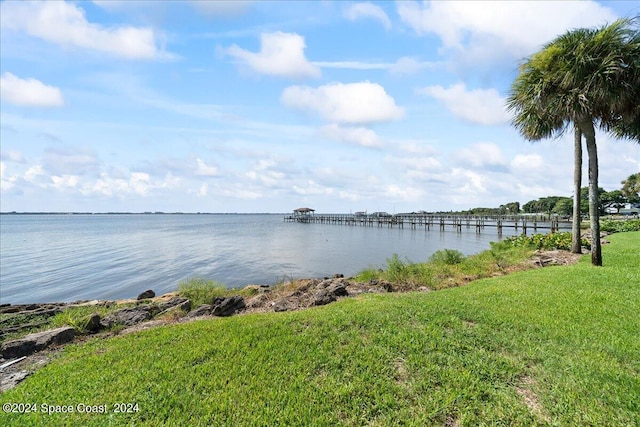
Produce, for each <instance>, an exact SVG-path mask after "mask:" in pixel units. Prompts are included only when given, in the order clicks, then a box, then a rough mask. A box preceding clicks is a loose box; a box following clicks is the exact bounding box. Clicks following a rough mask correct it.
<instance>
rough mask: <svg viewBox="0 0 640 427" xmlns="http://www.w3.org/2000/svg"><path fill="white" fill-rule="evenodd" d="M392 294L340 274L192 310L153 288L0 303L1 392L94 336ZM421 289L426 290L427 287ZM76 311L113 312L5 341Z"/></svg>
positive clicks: (381, 285)
mask: <svg viewBox="0 0 640 427" xmlns="http://www.w3.org/2000/svg"><path fill="white" fill-rule="evenodd" d="M393 290H394V289H393V286H392V285H391V284H390V283H388V282H384V281H375V280H372V281H371V282H369V283H359V282H355V281H353V280H351V279H347V278H344V277H343V276H342V275H341V274H336V275H334V276H333V277H332V278H324V279H303V280H296V281H294V282H291V283H287V284H282V285H279V286H265V285H248V286H246V287H245V288H244V289H242V290H239V291H238V294H243V295H251V296H248V297H243V296H241V295H232V296H227V297H216V298H213V299H212V300H211V301H210V302H209V303H207V304H202V305H200V306H198V307H192V304H191V301H190V300H188V299H186V298H183V297H181V296H179V295H178V294H177V293H168V294H165V295H162V296H159V297H156V295H155V293H154V292H153V291H152V290H147V291H145V292H143V293H141V294H140V295H138V297H137V298H136V299H129V300H118V301H110V300H93V301H76V302H72V303H41V304H17V305H11V304H3V305H0V315H1V316H2V317H1V319H0V356H1V357H0V392H4V391H6V390H9V389H11V388H13V387H15V386H16V385H17V384H19V383H20V382H21V381H22V380H24V379H25V378H26V377H27V376H28V375H30V374H31V373H33V372H34V371H35V370H36V369H38V368H39V367H41V366H44V364H46V363H47V362H48V361H49V360H50V359H51V357H52V356H53V355H54V354H55V353H56V352H57V350H59V349H60V348H61V347H62V346H63V345H64V344H67V343H70V342H73V341H78V340H86V339H87V338H88V337H90V336H103V337H106V336H112V335H114V334H117V333H130V332H134V331H139V330H142V329H147V328H151V327H156V326H162V325H167V324H171V323H177V322H185V321H190V320H194V319H198V318H206V317H224V316H231V315H235V314H246V313H257V312H282V311H293V310H300V309H304V308H308V307H314V306H321V305H326V304H329V303H332V302H334V301H337V300H338V299H340V298H345V297H350V296H355V295H359V294H362V293H382V292H392V291H393ZM421 290H423V291H427V290H428V288H421ZM71 307H108V308H109V311H108V314H107V315H104V316H103V317H101V316H100V315H99V314H98V313H93V314H90V315H88V316H87V317H86V318H85V319H83V320H82V324H81V325H79V326H80V329H82V330H85V331H88V333H87V334H85V335H79V334H78V333H77V330H76V328H74V327H71V326H65V327H59V328H54V329H45V330H43V331H40V332H35V333H31V334H28V335H26V336H24V337H21V338H18V339H6V338H5V337H7V336H9V337H10V336H11V335H15V334H19V333H20V332H21V331H28V330H34V329H36V330H37V329H43V328H46V326H47V325H49V320H50V318H51V317H53V316H55V315H56V314H59V313H63V312H64V311H65V310H67V309H69V308H71ZM114 326H115V327H117V328H114ZM114 331H117V332H114Z"/></svg>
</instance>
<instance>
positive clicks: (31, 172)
mask: <svg viewBox="0 0 640 427" xmlns="http://www.w3.org/2000/svg"><path fill="white" fill-rule="evenodd" d="M43 175H45V173H44V169H43V168H42V166H41V165H33V166H31V167H30V168H29V169H27V171H26V172H25V174H24V179H25V181H28V182H33V181H34V180H35V179H36V178H37V177H39V176H43Z"/></svg>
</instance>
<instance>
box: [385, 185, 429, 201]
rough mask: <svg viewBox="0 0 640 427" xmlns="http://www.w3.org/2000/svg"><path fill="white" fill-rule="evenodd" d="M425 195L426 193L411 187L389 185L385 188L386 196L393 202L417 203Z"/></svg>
mask: <svg viewBox="0 0 640 427" xmlns="http://www.w3.org/2000/svg"><path fill="white" fill-rule="evenodd" d="M423 195H424V191H423V190H421V189H419V188H415V187H409V186H404V185H403V186H398V185H393V184H392V185H387V186H386V187H385V188H384V196H385V197H388V198H390V199H392V200H404V201H408V202H415V201H416V200H419V199H420V198H421V197H422V196H423Z"/></svg>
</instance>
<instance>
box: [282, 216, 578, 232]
mask: <svg viewBox="0 0 640 427" xmlns="http://www.w3.org/2000/svg"><path fill="white" fill-rule="evenodd" d="M284 220H285V222H302V223H319V224H336V225H360V226H366V227H398V228H404V227H405V226H407V227H408V228H411V229H414V230H415V229H418V228H424V229H425V230H431V229H439V230H440V231H444V230H445V229H446V228H453V229H455V230H456V231H458V232H462V230H463V228H464V229H471V228H474V229H475V232H476V233H480V232H482V231H483V230H484V229H485V228H491V229H495V230H497V232H498V233H502V230H503V229H505V228H513V229H515V230H516V231H517V230H522V233H523V234H526V233H527V230H533V232H534V233H535V232H537V231H538V230H541V231H550V232H556V231H560V230H571V221H569V220H568V219H564V218H560V217H558V216H555V215H526V216H523V215H504V216H485V215H482V216H480V215H445V214H396V215H388V216H386V215H381V216H375V215H354V214H317V215H316V214H310V215H296V214H291V215H286V216H285V217H284Z"/></svg>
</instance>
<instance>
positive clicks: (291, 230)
mask: <svg viewBox="0 0 640 427" xmlns="http://www.w3.org/2000/svg"><path fill="white" fill-rule="evenodd" d="M514 232H515V231H514V230H511V233H514ZM508 235H509V233H507V232H506V233H505V234H504V235H503V236H508ZM495 240H498V235H497V234H496V231H495V229H487V230H486V231H484V232H483V233H482V234H476V233H475V230H474V228H473V227H471V228H470V229H468V230H467V229H465V228H464V227H463V232H462V233H458V232H456V231H455V230H453V229H447V230H446V231H439V230H433V229H432V230H431V231H426V230H424V229H418V230H411V229H409V228H405V229H398V228H388V227H381V228H378V227H363V226H348V225H335V224H300V223H289V222H287V223H285V222H284V221H283V216H282V215H0V242H1V243H0V303H12V304H18V303H26V302H44V301H74V300H79V299H96V298H97V299H117V298H130V297H135V296H136V295H137V294H139V293H140V292H142V291H144V290H145V289H149V288H151V289H153V290H154V291H156V293H164V292H169V291H172V290H175V289H176V288H177V285H178V283H179V282H180V281H181V280H184V279H188V278H191V277H203V278H207V279H214V280H216V281H218V282H221V283H224V284H226V285H227V286H229V287H239V286H244V285H246V284H250V283H255V284H273V283H276V282H278V281H280V280H282V279H284V278H300V277H323V276H330V275H333V274H335V273H342V274H344V275H345V276H349V275H353V274H355V273H357V272H358V271H360V270H362V269H364V268H367V267H376V268H377V267H383V266H384V265H385V264H386V259H387V258H390V257H391V256H392V255H393V254H394V253H397V254H398V255H399V256H400V258H401V259H409V260H411V261H415V262H417V261H424V260H426V259H427V258H428V257H429V256H430V255H431V254H432V253H433V252H435V251H437V250H439V249H443V248H449V249H457V250H459V251H461V252H463V253H465V254H472V253H476V252H479V251H481V250H484V249H486V248H488V247H489V242H490V241H495Z"/></svg>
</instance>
